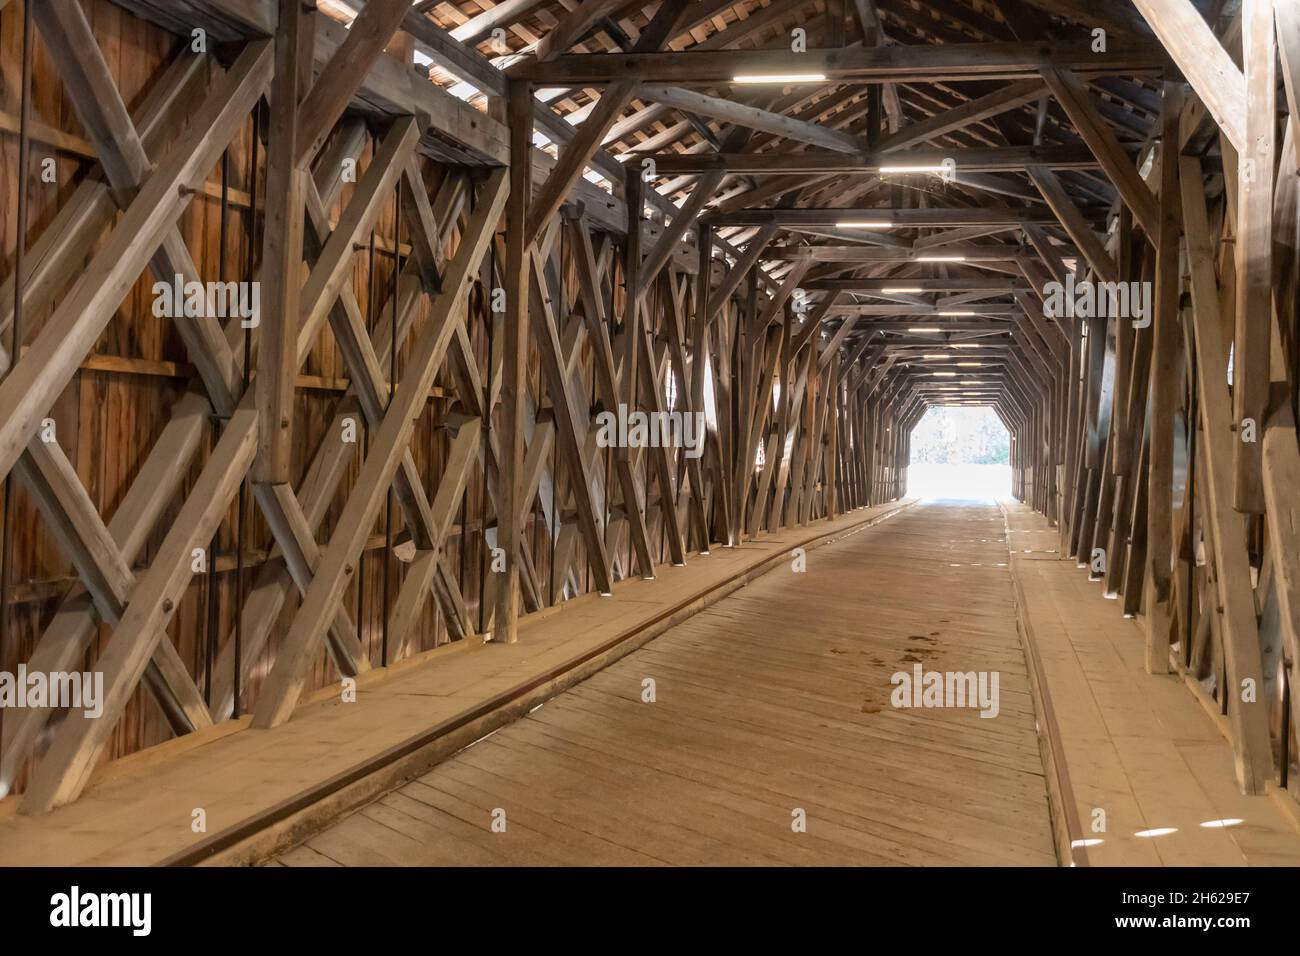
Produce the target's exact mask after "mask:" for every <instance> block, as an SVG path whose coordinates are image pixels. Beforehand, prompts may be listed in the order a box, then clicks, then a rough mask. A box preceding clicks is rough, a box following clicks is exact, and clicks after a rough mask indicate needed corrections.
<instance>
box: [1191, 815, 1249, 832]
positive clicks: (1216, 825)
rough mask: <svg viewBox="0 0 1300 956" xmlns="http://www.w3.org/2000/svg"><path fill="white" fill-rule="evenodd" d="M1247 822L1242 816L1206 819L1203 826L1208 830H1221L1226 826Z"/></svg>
mask: <svg viewBox="0 0 1300 956" xmlns="http://www.w3.org/2000/svg"><path fill="white" fill-rule="evenodd" d="M1245 822H1246V821H1245V820H1242V819H1241V818H1240V817H1227V818H1225V819H1223V820H1206V821H1205V822H1204V823H1202V824H1201V826H1203V827H1205V828H1206V829H1207V830H1221V829H1223V828H1224V827H1239V826H1241V825H1242V824H1243V823H1245Z"/></svg>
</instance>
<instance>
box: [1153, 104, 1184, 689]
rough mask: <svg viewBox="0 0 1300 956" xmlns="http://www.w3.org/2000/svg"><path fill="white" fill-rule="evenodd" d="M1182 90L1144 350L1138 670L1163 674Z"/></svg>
mask: <svg viewBox="0 0 1300 956" xmlns="http://www.w3.org/2000/svg"><path fill="white" fill-rule="evenodd" d="M1182 104H1183V90H1182V86H1181V85H1180V84H1178V83H1174V82H1170V81H1166V82H1165V84H1164V103H1163V105H1162V109H1161V112H1160V137H1161V138H1160V232H1159V235H1157V236H1155V237H1154V238H1155V240H1156V276H1155V285H1156V287H1155V316H1154V318H1153V320H1152V325H1151V330H1150V334H1151V335H1152V336H1153V337H1154V338H1153V342H1152V347H1151V385H1150V388H1151V392H1150V402H1151V441H1150V450H1149V451H1148V453H1147V454H1148V460H1149V462H1150V464H1149V467H1148V471H1147V537H1146V540H1147V548H1146V552H1147V569H1146V574H1147V581H1146V584H1145V585H1144V586H1143V591H1144V592H1145V593H1146V595H1147V605H1146V618H1145V623H1146V670H1147V673H1149V674H1165V673H1168V671H1169V628H1170V625H1171V620H1170V618H1171V615H1170V608H1169V599H1170V582H1171V580H1172V578H1171V572H1170V562H1169V555H1170V551H1171V549H1172V547H1173V484H1174V409H1175V407H1176V405H1177V402H1178V395H1177V387H1178V368H1177V363H1178V335H1179V331H1178V298H1179V284H1180V283H1179V274H1178V235H1179V222H1180V212H1179V211H1180V208H1181V206H1180V203H1181V199H1180V195H1179V185H1178V118H1179V115H1180V114H1181V113H1182Z"/></svg>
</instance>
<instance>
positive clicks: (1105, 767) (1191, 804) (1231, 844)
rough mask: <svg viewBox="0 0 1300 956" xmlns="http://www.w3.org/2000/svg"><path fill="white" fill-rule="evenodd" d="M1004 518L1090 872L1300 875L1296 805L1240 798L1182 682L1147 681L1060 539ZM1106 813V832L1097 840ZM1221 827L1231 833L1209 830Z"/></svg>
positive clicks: (1139, 654)
mask: <svg viewBox="0 0 1300 956" xmlns="http://www.w3.org/2000/svg"><path fill="white" fill-rule="evenodd" d="M1006 508H1007V521H1008V524H1009V526H1010V530H1011V538H1012V543H1013V549H1012V562H1013V567H1014V568H1015V571H1016V575H1017V577H1018V578H1019V579H1020V582H1021V584H1022V585H1023V588H1022V591H1023V594H1024V596H1025V602H1026V608H1025V609H1026V612H1027V617H1028V621H1029V624H1030V632H1031V639H1032V640H1033V641H1034V645H1035V647H1036V648H1037V650H1038V656H1039V658H1040V660H1041V661H1042V664H1043V670H1044V674H1045V677H1046V681H1047V686H1048V689H1049V694H1050V695H1051V698H1052V705H1053V710H1054V711H1055V715H1056V722H1057V724H1058V726H1059V727H1060V740H1061V744H1062V748H1063V751H1064V756H1065V762H1066V765H1067V766H1068V768H1069V776H1070V782H1071V789H1072V790H1073V794H1074V802H1075V807H1076V814H1077V818H1078V820H1079V822H1080V828H1081V833H1080V835H1079V836H1078V837H1076V839H1081V840H1086V841H1087V842H1088V844H1089V845H1088V846H1087V849H1086V851H1087V857H1088V862H1089V864H1090V865H1092V866H1246V865H1250V866H1300V831H1298V830H1297V826H1296V821H1297V818H1298V815H1297V808H1296V804H1295V801H1294V800H1292V799H1291V798H1290V797H1289V796H1287V795H1285V794H1283V793H1275V794H1271V795H1267V796H1243V795H1242V794H1241V793H1240V792H1239V790H1238V788H1237V784H1236V780H1235V778H1234V776H1233V760H1232V748H1231V746H1229V744H1228V741H1227V738H1226V736H1225V734H1224V731H1223V730H1222V729H1221V727H1220V726H1219V725H1218V724H1217V723H1216V720H1215V719H1214V718H1213V717H1211V716H1210V714H1209V713H1207V711H1206V710H1205V708H1203V707H1202V706H1201V704H1200V703H1199V702H1198V700H1197V698H1196V696H1195V695H1194V694H1193V693H1192V691H1191V690H1190V689H1189V688H1188V687H1187V686H1186V684H1185V682H1184V680H1183V678H1182V677H1180V676H1178V675H1177V674H1169V675H1163V676H1159V677H1156V676H1153V675H1151V674H1148V673H1146V671H1145V669H1144V666H1143V656H1144V652H1145V646H1146V645H1145V634H1144V631H1143V628H1142V626H1141V623H1140V622H1139V621H1137V620H1125V619H1124V617H1123V616H1122V614H1121V608H1120V606H1119V603H1118V602H1116V601H1107V600H1105V599H1103V597H1102V585H1101V583H1100V582H1095V581H1094V582H1090V581H1089V580H1088V574H1087V572H1086V571H1084V570H1082V569H1080V568H1078V567H1077V566H1076V564H1075V562H1074V561H1063V560H1059V555H1058V554H1057V551H1056V549H1058V548H1059V547H1060V545H1059V542H1060V536H1059V534H1058V532H1057V530H1056V529H1055V528H1049V527H1048V524H1047V521H1046V520H1045V519H1044V518H1043V517H1042V515H1040V514H1038V513H1036V512H1034V511H1032V510H1030V509H1029V508H1027V507H1025V506H1024V505H1020V504H1016V503H1008V504H1007V505H1006ZM1099 810H1100V811H1102V812H1103V813H1104V814H1105V817H1104V829H1103V830H1099V831H1094V830H1093V823H1094V820H1097V821H1100V820H1101V818H1100V817H1098V816H1097V811H1099ZM1225 820H1226V821H1236V822H1235V823H1233V824H1232V825H1230V826H1223V825H1218V826H1213V825H1212V826H1205V824H1207V823H1209V824H1213V823H1215V821H1225ZM1139 834H1145V835H1139Z"/></svg>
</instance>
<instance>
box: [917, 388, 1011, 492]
mask: <svg viewBox="0 0 1300 956" xmlns="http://www.w3.org/2000/svg"><path fill="white" fill-rule="evenodd" d="M1010 460H1011V439H1010V437H1009V436H1008V434H1007V429H1006V426H1005V425H1003V424H1002V422H1001V420H1000V419H999V418H998V416H997V414H996V413H995V412H994V411H993V409H992V408H991V407H989V406H987V405H979V406H962V405H936V406H934V407H933V408H931V409H930V410H929V411H928V412H926V413H925V415H924V416H923V417H922V418H921V420H920V421H919V422H917V424H916V427H915V428H914V429H913V430H912V458H911V462H910V463H909V465H908V469H907V493H908V494H909V495H915V496H917V497H921V498H947V499H953V500H972V499H998V498H1008V497H1010V496H1011V464H1010Z"/></svg>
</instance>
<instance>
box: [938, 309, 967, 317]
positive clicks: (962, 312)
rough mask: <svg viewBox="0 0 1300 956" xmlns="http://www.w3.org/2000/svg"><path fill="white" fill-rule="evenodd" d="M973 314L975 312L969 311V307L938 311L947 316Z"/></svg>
mask: <svg viewBox="0 0 1300 956" xmlns="http://www.w3.org/2000/svg"><path fill="white" fill-rule="evenodd" d="M974 314H975V313H974V312H972V311H970V310H969V309H945V310H944V311H942V312H940V313H939V315H947V316H959V315H974Z"/></svg>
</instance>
